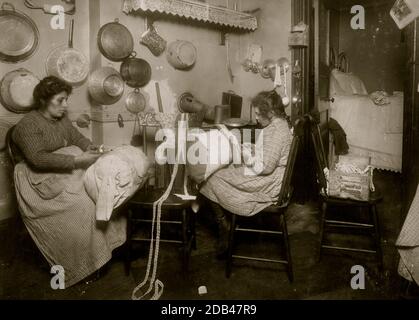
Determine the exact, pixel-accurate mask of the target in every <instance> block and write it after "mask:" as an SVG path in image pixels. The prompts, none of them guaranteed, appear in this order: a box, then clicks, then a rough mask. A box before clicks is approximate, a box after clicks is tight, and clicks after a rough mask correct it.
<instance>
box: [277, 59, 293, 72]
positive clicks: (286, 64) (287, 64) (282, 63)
mask: <svg viewBox="0 0 419 320" xmlns="http://www.w3.org/2000/svg"><path fill="white" fill-rule="evenodd" d="M277 64H278V65H279V66H281V67H282V68H283V69H284V73H286V72H288V70H289V69H290V62H289V60H288V59H287V58H279V59H278V61H277Z"/></svg>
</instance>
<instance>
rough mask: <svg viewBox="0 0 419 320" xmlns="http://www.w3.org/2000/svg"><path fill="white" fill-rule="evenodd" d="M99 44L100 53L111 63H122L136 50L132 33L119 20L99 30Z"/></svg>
mask: <svg viewBox="0 0 419 320" xmlns="http://www.w3.org/2000/svg"><path fill="white" fill-rule="evenodd" d="M97 44H98V47H99V50H100V52H101V53H102V54H103V55H104V56H105V57H106V58H107V59H109V60H111V61H122V60H124V59H126V58H128V57H129V56H130V54H131V52H132V51H133V50H134V39H133V38H132V35H131V32H130V31H129V30H128V29H127V28H126V27H125V26H124V25H122V24H120V23H119V19H115V21H114V22H109V23H107V24H105V25H103V26H102V27H101V28H100V29H99V32H98V36H97Z"/></svg>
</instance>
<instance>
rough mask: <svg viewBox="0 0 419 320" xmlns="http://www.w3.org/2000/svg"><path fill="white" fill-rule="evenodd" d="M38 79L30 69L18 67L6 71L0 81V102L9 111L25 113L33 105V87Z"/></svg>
mask: <svg viewBox="0 0 419 320" xmlns="http://www.w3.org/2000/svg"><path fill="white" fill-rule="evenodd" d="M38 83H39V79H38V78H37V77H36V76H35V75H34V74H33V73H32V72H30V71H28V70H26V69H23V68H20V69H17V70H14V71H11V72H8V73H6V75H5V76H4V77H3V79H2V81H1V83H0V102H1V104H2V105H3V106H4V107H5V108H6V109H8V110H9V111H11V112H14V113H25V112H29V111H30V110H31V109H32V107H33V95H32V94H33V89H34V88H35V86H36V85H37V84H38Z"/></svg>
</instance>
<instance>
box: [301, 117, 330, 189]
mask: <svg viewBox="0 0 419 320" xmlns="http://www.w3.org/2000/svg"><path fill="white" fill-rule="evenodd" d="M306 118H307V119H308V121H309V123H310V136H311V142H312V145H313V148H314V154H315V158H316V161H315V162H316V163H315V166H316V173H317V179H318V182H319V185H320V188H321V189H323V190H324V191H326V190H327V179H326V176H325V173H324V169H325V168H327V167H328V165H327V158H326V153H325V151H324V145H323V141H322V137H321V131H320V126H319V124H318V123H317V122H316V121H315V120H314V118H313V117H311V116H306Z"/></svg>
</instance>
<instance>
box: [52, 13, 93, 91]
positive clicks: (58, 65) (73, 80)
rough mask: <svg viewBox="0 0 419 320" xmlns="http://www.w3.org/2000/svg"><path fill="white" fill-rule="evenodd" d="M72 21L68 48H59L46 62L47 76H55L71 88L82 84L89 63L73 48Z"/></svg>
mask: <svg viewBox="0 0 419 320" xmlns="http://www.w3.org/2000/svg"><path fill="white" fill-rule="evenodd" d="M73 30H74V20H73V19H72V20H71V23H70V30H69V36H68V47H67V46H60V47H57V48H55V49H54V50H52V51H51V52H50V54H49V55H48V57H47V61H46V70H47V74H48V75H49V76H55V77H57V78H60V79H61V80H63V81H65V82H67V83H68V84H70V85H72V86H77V85H80V84H82V83H83V81H84V80H85V79H86V78H87V75H88V73H89V62H88V61H87V59H86V57H85V56H84V54H83V53H81V52H80V51H79V50H76V49H74V48H73Z"/></svg>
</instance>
